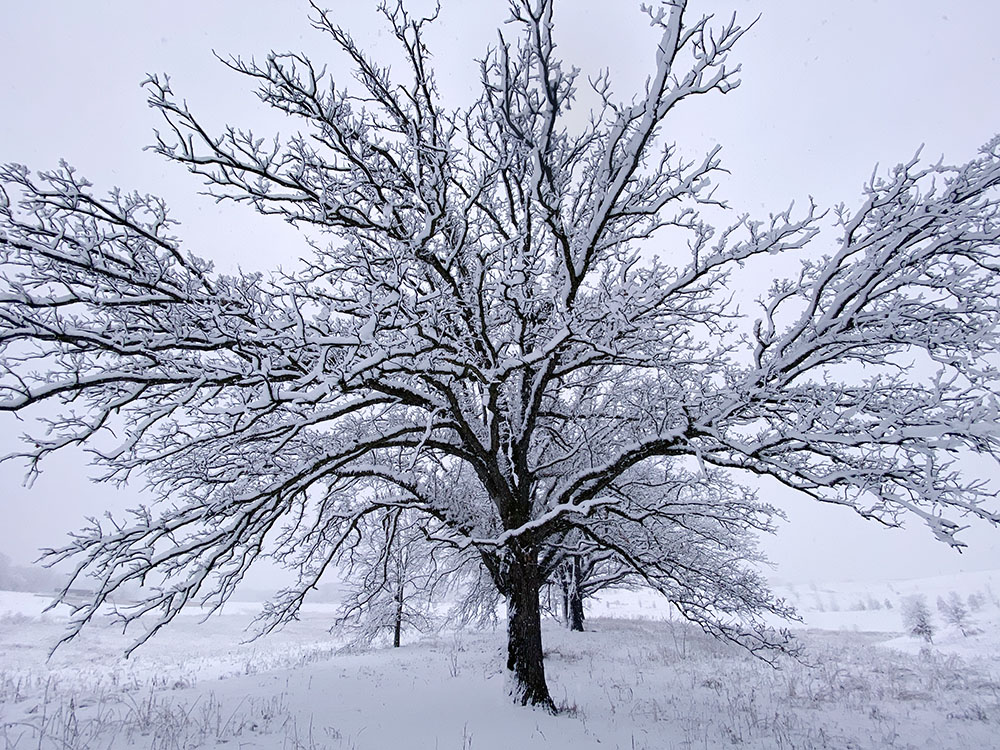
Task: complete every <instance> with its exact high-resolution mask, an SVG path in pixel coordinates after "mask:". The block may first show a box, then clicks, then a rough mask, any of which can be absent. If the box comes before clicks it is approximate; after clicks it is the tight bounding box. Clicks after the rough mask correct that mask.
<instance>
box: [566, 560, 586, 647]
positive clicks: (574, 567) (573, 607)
mask: <svg viewBox="0 0 1000 750" xmlns="http://www.w3.org/2000/svg"><path fill="white" fill-rule="evenodd" d="M569 569H570V575H569V577H568V578H567V585H566V625H567V627H569V629H570V630H575V631H577V632H579V633H582V632H583V589H582V588H581V586H580V584H581V578H582V575H583V573H582V570H581V563H580V560H579V558H575V557H574V558H573V560H572V562H571V563H570V565H569Z"/></svg>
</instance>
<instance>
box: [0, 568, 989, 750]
mask: <svg viewBox="0 0 1000 750" xmlns="http://www.w3.org/2000/svg"><path fill="white" fill-rule="evenodd" d="M994 580H995V581H996V583H994ZM951 591H957V592H958V593H960V594H961V595H962V596H963V597H966V598H967V597H968V595H969V594H970V593H972V594H983V598H984V600H985V601H984V603H983V605H982V607H981V608H980V610H979V611H978V612H975V613H973V615H972V621H973V622H974V624H975V629H976V630H978V631H980V632H977V633H973V634H970V635H969V636H968V637H967V638H966V637H962V635H961V634H960V633H958V632H957V631H954V630H953V629H949V628H947V627H945V626H944V624H943V623H941V621H940V620H941V618H940V614H939V613H938V612H937V611H936V610H934V602H935V599H936V597H937V596H938V595H942V596H947V595H948V594H949V593H950V592H951ZM992 592H1000V572H996V573H983V574H964V575H962V576H954V577H948V578H946V579H925V580H922V581H905V582H904V581H897V582H891V583H886V584H884V585H871V584H866V585H861V584H836V585H823V586H812V585H804V586H794V587H784V588H783V589H782V593H783V594H784V595H786V596H789V598H791V599H793V600H795V597H796V596H798V599H799V601H798V603H799V606H800V607H801V609H802V611H803V616H804V618H805V624H806V625H808V626H810V628H809V629H803V630H801V632H800V640H801V642H802V643H803V645H804V646H806V648H807V650H806V653H805V656H804V658H803V659H802V660H801V661H794V660H791V659H785V660H783V661H782V663H781V665H780V668H779V669H773V668H771V667H769V666H768V665H766V664H763V663H761V662H759V661H757V660H755V659H753V658H751V657H749V656H747V655H745V654H744V653H742V652H740V651H738V650H736V649H733V648H730V647H728V646H725V645H722V644H719V643H716V642H714V641H712V640H710V639H707V638H706V637H704V636H702V635H701V634H700V633H699V632H697V631H695V630H694V629H692V628H691V627H689V626H687V625H684V624H681V623H679V622H676V621H673V620H671V619H669V610H668V609H667V608H665V607H663V605H662V604H661V603H660V602H659V601H658V600H656V599H655V598H653V597H647V596H644V595H639V594H632V593H629V592H613V593H610V594H608V595H607V596H605V597H604V599H603V600H602V601H600V602H596V603H594V604H593V605H592V606H591V607H590V612H591V615H590V619H589V620H588V627H589V629H590V630H589V632H586V633H582V634H581V633H569V632H566V631H565V630H563V629H562V628H561V627H560V626H559V625H558V624H557V623H555V622H548V623H547V627H546V632H545V643H546V653H547V660H546V669H547V673H548V678H549V683H550V687H551V689H552V694H553V696H554V698H555V699H556V701H557V703H560V704H561V705H562V707H563V708H564V709H565V710H564V712H563V713H562V715H560V716H555V717H553V716H549V715H547V714H544V713H542V712H538V711H533V710H530V709H523V708H516V707H514V706H512V705H509V703H508V700H507V698H506V696H505V694H504V677H503V674H502V670H501V664H502V662H501V656H502V653H503V649H504V637H503V628H502V627H500V628H498V629H497V630H496V631H486V632H461V633H448V634H444V635H438V636H435V637H429V638H425V639H423V640H419V641H415V642H411V643H409V644H408V645H405V646H404V647H403V648H400V649H397V650H393V649H383V650H375V651H370V652H367V653H342V652H338V645H339V644H338V642H337V641H336V640H335V639H334V638H333V637H332V636H331V635H330V634H329V633H328V632H327V628H328V627H329V623H330V621H331V619H332V607H331V606H330V605H315V606H313V607H310V608H308V609H307V611H306V612H305V614H304V616H303V618H302V621H301V622H299V623H296V624H295V625H294V626H292V627H289V628H286V629H285V630H283V631H281V632H279V633H277V634H276V635H274V636H270V637H268V638H267V639H262V640H258V641H256V642H253V643H248V644H247V643H242V641H243V640H244V639H245V637H246V634H245V631H244V628H245V627H246V625H247V623H248V622H249V620H250V612H252V611H253V607H247V606H246V605H242V604H241V605H237V606H233V607H229V608H227V610H226V612H225V614H222V615H220V616H215V617H212V618H210V619H208V620H207V621H204V622H202V621H201V618H199V617H197V616H194V615H189V616H186V617H183V618H182V619H181V620H180V621H178V622H176V623H174V626H173V627H170V628H168V629H167V630H165V631H164V632H163V633H162V634H161V635H159V636H157V638H155V639H154V640H153V641H152V642H151V643H150V644H148V645H147V646H146V647H144V648H143V649H141V650H140V651H138V652H137V653H136V654H134V655H133V656H132V658H130V659H128V660H123V659H120V658H119V656H118V655H119V654H120V652H121V650H122V648H123V647H124V645H125V643H126V641H125V640H123V639H122V638H121V636H120V635H119V634H118V633H117V631H116V630H114V629H112V628H111V627H110V626H108V625H97V626H95V627H92V628H90V629H89V630H86V631H85V632H84V635H83V636H82V637H81V638H80V639H79V640H78V641H76V642H74V643H71V644H69V645H68V646H65V647H63V648H61V649H60V650H59V651H57V652H56V654H55V655H54V656H53V657H52V658H51V660H48V661H46V653H47V649H48V647H49V646H50V645H51V644H52V643H53V642H54V640H55V639H57V638H58V636H59V634H60V632H61V628H62V623H61V621H60V617H59V614H58V613H47V614H44V615H43V614H41V613H40V612H41V608H42V607H43V606H44V604H45V601H44V600H43V599H41V598H40V597H35V596H32V595H30V594H20V593H12V592H3V593H0V727H2V729H0V748H2V749H3V750H10V749H12V748H16V749H18V750H28V749H29V748H30V749H31V750H37V749H38V748H62V749H63V750H65V749H67V748H73V749H75V748H81V749H82V748H95V749H96V748H105V749H109V750H117V749H118V748H162V749H167V748H248V749H249V748H269V749H270V748H283V749H285V748H287V749H289V750H293V749H295V750H298V749H303V750H305V749H308V750H318V749H319V748H345V749H347V748H354V749H356V750H361V749H362V748H366V749H371V750H377V749H378V750H380V749H382V748H394V749H395V748H428V749H435V750H450V749H455V750H488V749H490V748H498V749H499V748H504V749H506V748H536V747H537V748H574V749H579V748H590V747H601V748H622V749H623V750H626V749H627V750H633V749H641V748H649V749H650V750H654V749H655V750H662V749H664V748H701V749H707V748H721V747H727V748H728V747H738V748H761V749H764V748H767V749H770V748H873V749H874V748H935V750H937V749H942V748H948V749H958V748H977V749H979V748H993V747H1000V605H998V602H997V601H996V597H995V596H993V594H992ZM910 593H923V594H925V595H926V596H927V598H928V602H929V604H930V606H931V609H932V610H934V616H935V617H936V618H937V624H938V626H939V630H938V632H937V634H936V636H935V639H934V643H933V644H932V645H931V646H930V647H927V646H926V644H923V643H922V642H920V641H917V640H915V639H912V638H910V637H908V636H905V635H902V634H901V630H902V625H901V619H900V615H899V610H900V603H901V601H902V598H903V597H905V596H906V595H908V594H910ZM887 600H888V602H889V604H890V605H891V608H890V607H886V601H887ZM875 601H878V602H879V605H880V606H879V607H878V608H875V607H874V604H873V603H874V602H875ZM861 605H863V608H861ZM833 607H835V609H834V608H833ZM821 627H822V628H826V629H825V630H820V629H818V628H821Z"/></svg>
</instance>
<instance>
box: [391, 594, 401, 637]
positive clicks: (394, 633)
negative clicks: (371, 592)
mask: <svg viewBox="0 0 1000 750" xmlns="http://www.w3.org/2000/svg"><path fill="white" fill-rule="evenodd" d="M393 624H394V625H395V627H394V629H393V631H392V647H393V648H399V636H400V634H401V633H402V631H403V586H402V584H400V586H399V588H398V590H397V591H396V622H395V623H393Z"/></svg>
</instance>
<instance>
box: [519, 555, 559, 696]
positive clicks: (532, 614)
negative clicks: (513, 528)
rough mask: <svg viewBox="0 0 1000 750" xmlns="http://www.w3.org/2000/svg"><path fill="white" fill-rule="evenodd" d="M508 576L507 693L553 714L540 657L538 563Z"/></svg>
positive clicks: (540, 626)
mask: <svg viewBox="0 0 1000 750" xmlns="http://www.w3.org/2000/svg"><path fill="white" fill-rule="evenodd" d="M520 568H521V569H519V570H517V571H516V574H515V575H512V576H511V577H510V578H511V580H510V584H509V589H508V593H507V669H508V670H510V674H509V675H508V678H509V680H510V682H509V685H510V696H511V698H513V699H514V702H515V703H517V704H519V705H521V706H538V707H539V708H543V709H544V710H546V711H548V712H549V713H553V714H554V713H556V706H555V703H553V702H552V697H551V696H550V695H549V688H548V685H546V684H545V665H544V662H543V658H542V618H541V612H540V611H539V608H538V592H539V589H540V588H541V585H540V581H539V575H538V571H537V566H536V565H533V564H532V563H531V562H529V563H527V564H524V565H522V566H520Z"/></svg>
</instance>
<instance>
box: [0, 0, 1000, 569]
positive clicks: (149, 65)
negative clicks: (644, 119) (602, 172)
mask: <svg viewBox="0 0 1000 750" xmlns="http://www.w3.org/2000/svg"><path fill="white" fill-rule="evenodd" d="M326 1H327V3H328V4H329V5H330V6H331V7H333V8H334V9H335V16H336V18H337V19H338V20H339V21H340V22H341V23H343V24H344V25H345V26H347V27H349V28H352V29H356V32H357V37H358V39H359V41H361V42H362V43H363V44H364V45H366V46H367V47H368V48H369V49H371V50H373V51H375V52H376V53H377V54H379V55H382V54H387V55H388V54H391V52H389V51H387V50H388V49H389V48H388V47H387V43H388V41H389V38H388V35H387V34H386V33H385V31H384V30H382V31H380V30H379V27H378V25H377V24H376V23H375V22H374V20H375V19H374V15H373V13H372V8H373V7H374V2H365V3H362V2H356V1H355V2H347V1H346V0H326ZM425 4H426V3H425ZM442 4H443V6H444V7H443V11H442V17H441V22H440V25H439V26H438V27H437V28H436V29H435V30H434V32H433V34H432V35H431V43H432V45H433V49H434V51H435V60H436V62H437V66H438V71H439V76H440V83H441V86H442V89H443V91H444V93H445V95H446V96H448V97H453V101H454V102H455V103H456V104H460V103H462V101H460V97H463V96H465V95H467V94H469V93H470V92H471V91H472V90H473V87H474V86H475V81H476V78H475V76H476V74H477V66H476V65H475V64H474V63H473V62H472V61H473V58H475V57H476V56H478V55H480V54H481V52H482V50H483V49H484V47H485V45H487V44H490V43H492V42H493V41H494V40H495V39H496V37H495V31H494V29H495V28H496V26H497V25H498V23H500V22H501V21H502V20H503V19H504V18H505V15H506V13H505V8H506V3H505V2H503V0H442ZM638 4H639V3H638V0H636V2H634V3H633V2H630V1H629V0H604V1H603V2H601V1H599V0H561V2H558V3H557V9H556V35H557V42H558V43H559V44H560V48H561V50H562V53H563V55H564V57H565V59H566V60H567V61H568V62H570V63H573V64H576V65H579V66H580V67H582V68H583V69H584V71H585V72H597V71H598V69H599V68H601V67H605V66H607V67H610V68H611V71H612V74H613V76H614V77H615V80H616V81H617V84H616V86H615V90H616V91H617V92H618V94H619V95H621V96H623V97H625V96H627V95H628V92H630V91H632V90H635V89H636V88H638V87H639V86H640V85H641V82H642V81H643V79H644V77H645V75H646V70H647V66H648V63H649V61H651V59H652V56H653V51H654V48H653V45H654V44H655V39H656V35H655V32H653V31H652V30H651V29H650V28H649V27H648V24H647V23H646V22H645V19H644V17H643V16H642V15H641V14H640V13H639V12H638V10H637V8H638ZM307 9H308V6H307V4H306V3H305V2H304V0H286V1H283V2H279V1H278V0H211V2H206V0H197V1H196V0H170V2H167V1H166V0H143V1H142V2H135V0H92V1H91V2H86V3H72V2H66V1H65V0H34V1H33V2H18V3H10V4H8V7H6V8H5V9H4V12H3V22H2V24H0V70H2V71H3V75H2V76H0V161H17V162H21V163H26V164H28V165H29V166H31V167H33V168H36V169H40V168H48V167H52V166H55V165H56V164H57V162H58V160H59V159H60V158H64V159H66V160H67V161H69V162H70V163H71V164H73V165H75V166H77V167H78V168H79V170H80V172H81V173H82V174H84V175H86V176H88V177H89V178H90V179H91V180H92V181H93V182H94V183H95V185H96V186H97V187H98V188H99V189H104V188H109V187H111V186H112V185H115V184H117V185H120V186H122V187H124V188H128V189H140V190H143V191H148V192H152V193H155V194H159V195H163V196H164V197H165V198H167V200H168V202H169V203H170V205H171V206H172V208H173V212H174V216H175V218H179V219H181V220H182V222H183V224H184V226H183V227H182V229H181V236H182V237H184V238H185V239H186V241H187V247H188V248H189V249H190V250H192V251H193V252H195V253H196V254H198V255H201V256H203V257H207V258H210V259H213V260H214V261H216V263H217V265H218V266H219V267H220V268H221V269H224V270H231V269H233V268H235V267H236V266H238V265H239V266H242V267H244V268H252V269H261V270H266V269H271V268H275V267H277V266H278V265H285V266H290V265H292V264H293V263H294V259H295V258H297V257H298V256H300V255H303V254H306V253H307V252H308V251H307V249H306V248H305V246H304V244H303V242H302V241H301V238H300V237H298V235H296V234H295V232H294V231H292V230H291V229H290V228H289V227H287V226H285V225H282V224H281V223H280V222H275V221H267V222H261V221H259V220H257V217H256V216H255V215H254V214H252V213H250V212H249V211H247V210H244V209H240V208H236V207H227V206H219V205H217V204H215V203H213V202H212V201H211V200H210V199H207V198H201V199H198V198H197V197H196V196H195V193H196V192H197V190H198V189H199V187H200V186H199V184H198V183H197V181H196V180H195V179H194V178H192V177H191V176H189V175H187V174H186V173H185V172H184V171H183V170H181V169H180V168H179V167H176V166H174V165H170V164H167V163H165V162H164V161H163V160H161V159H159V158H157V157H156V156H155V155H153V154H151V153H148V152H143V151H142V148H143V146H145V145H148V144H149V143H150V141H151V140H152V138H151V133H152V129H153V128H154V127H156V126H157V124H158V123H157V121H156V119H155V115H154V113H153V112H151V111H150V110H149V109H148V108H147V107H146V106H145V97H144V94H143V91H142V90H141V89H140V87H139V83H140V81H141V80H142V79H143V77H144V74H146V73H157V72H164V71H165V72H168V73H170V74H171V78H172V81H173V86H174V90H175V91H176V92H177V93H178V94H179V95H181V96H183V97H186V98H187V99H188V101H189V103H190V105H191V107H192V110H193V111H194V112H195V113H196V114H199V115H201V116H202V117H204V118H205V119H206V120H207V121H208V122H209V123H210V124H212V125H215V126H221V125H222V124H223V123H224V122H229V123H231V124H235V125H239V126H241V127H249V126H252V127H255V128H257V127H259V128H260V134H261V135H263V134H270V133H271V132H272V131H273V129H275V128H278V129H282V130H283V131H284V132H286V133H287V132H288V131H289V130H290V129H291V128H292V124H291V123H288V122H287V121H286V120H283V119H281V118H279V117H278V116H276V115H273V114H271V113H269V112H266V111H265V110H263V108H262V106H263V105H260V103H259V102H258V101H257V100H256V99H255V97H254V96H253V95H252V93H250V87H249V86H248V83H247V82H246V81H244V80H242V79H241V78H239V77H238V76H236V75H235V74H233V73H231V72H230V71H228V70H227V69H225V68H224V67H223V66H222V65H221V64H219V63H218V62H217V61H216V60H215V59H214V58H213V56H212V50H213V49H214V50H216V51H217V52H218V53H220V54H222V55H228V54H240V55H243V56H245V57H249V56H252V55H257V56H258V57H261V56H263V55H264V54H265V53H266V52H267V51H268V50H269V49H271V48H274V49H278V50H295V51H306V52H308V53H309V54H310V56H311V57H312V58H313V60H314V61H323V60H325V59H327V53H328V51H329V50H330V45H329V44H328V43H327V42H326V40H325V38H324V37H323V36H322V35H321V34H319V32H316V31H313V30H312V29H311V28H310V27H309V24H308V21H307V19H306V13H307ZM633 9H634V10H633ZM703 9H706V10H711V11H717V12H718V14H719V16H720V18H728V16H729V14H730V13H731V12H732V11H734V10H735V11H736V12H737V13H738V14H739V16H740V18H741V20H742V21H743V22H745V23H746V22H750V21H751V20H752V19H753V18H755V17H756V16H757V15H758V14H759V15H760V16H761V18H760V20H759V21H758V22H757V24H756V25H755V26H754V28H753V29H752V30H751V31H750V33H749V34H748V35H747V36H746V37H745V38H744V40H743V42H742V44H741V45H740V47H739V48H738V50H737V52H736V54H735V59H736V60H738V61H739V62H741V63H742V64H743V74H742V77H743V85H742V86H741V87H740V88H739V89H737V90H736V91H735V92H733V93H731V94H730V95H728V96H725V97H720V96H712V97H702V98H701V99H699V100H698V101H696V102H693V103H688V104H687V106H685V107H684V109H683V110H681V111H680V112H679V113H678V116H677V117H676V118H675V119H674V120H673V121H672V124H671V126H670V127H671V136H670V137H672V138H673V139H675V140H676V141H677V142H678V144H680V145H681V146H682V148H684V149H685V151H686V152H687V153H688V154H690V155H691V156H692V157H695V156H698V155H699V154H700V153H701V152H702V151H704V149H706V148H709V147H711V145H713V144H715V143H722V144H723V146H724V150H723V152H722V156H723V159H724V164H725V166H726V167H727V168H728V169H730V170H731V172H732V176H731V178H730V179H729V180H728V181H727V182H726V183H724V184H723V186H722V190H723V191H724V195H725V197H727V198H729V199H730V200H731V202H732V204H733V205H734V206H735V207H738V208H739V209H740V210H747V211H749V212H751V213H754V214H758V215H760V216H761V217H764V216H765V215H766V213H767V212H768V211H769V210H779V209H783V208H785V207H786V206H787V204H788V203H789V202H790V201H791V200H793V199H794V200H797V201H800V202H801V201H805V200H806V199H807V197H808V196H809V195H812V196H814V197H815V198H816V200H817V202H818V203H819V204H820V205H821V206H824V205H825V206H829V205H831V204H833V203H836V202H839V201H845V202H846V203H848V204H851V203H855V202H857V200H858V198H859V196H860V188H861V185H862V183H863V182H864V181H865V180H866V179H867V178H868V177H869V175H870V174H871V171H872V168H873V167H874V166H875V164H876V163H881V164H882V165H884V166H890V165H892V164H895V163H897V162H899V161H902V160H905V159H907V158H908V157H909V156H911V155H912V154H913V152H914V151H915V150H916V148H917V147H918V146H920V145H921V144H922V143H923V144H925V148H924V155H925V157H927V158H928V159H937V158H938V157H940V156H942V155H943V156H944V157H945V160H946V161H952V162H961V161H966V160H967V159H969V158H970V157H972V156H973V155H974V154H975V152H976V149H977V148H978V146H979V145H980V144H982V143H984V142H985V141H987V140H988V139H989V138H990V137H991V136H992V135H993V134H994V133H996V132H997V131H1000V97H998V96H997V94H996V91H997V85H998V83H997V82H998V81H1000V62H998V52H997V49H998V47H1000V45H998V44H997V43H996V39H995V33H996V32H995V30H996V29H997V28H1000V3H996V2H994V1H993V0H955V1H954V2H952V3H949V4H947V5H946V4H944V3H940V2H937V1H936V0H935V1H931V0H838V1H837V2H814V1H813V2H809V1H806V0H728V1H726V0H708V2H698V0H692V1H691V3H690V11H689V12H691V13H698V12H700V11H701V10H703ZM507 33H508V34H511V33H513V29H510V28H508V29H507ZM390 59H391V58H390ZM341 62H342V61H341V60H338V59H334V60H330V63H331V70H332V71H338V70H342V68H339V67H338V64H339V63H341ZM4 416H6V415H4ZM22 429H23V427H22V426H19V425H18V424H17V423H16V422H15V421H14V420H13V419H9V418H8V419H2V420H0V453H7V452H9V451H11V450H14V449H15V448H16V441H15V440H14V438H13V436H14V435H16V434H18V433H20V432H21V431H22ZM86 472H87V469H86V467H85V465H84V462H83V460H82V459H81V458H80V457H79V456H67V457H64V458H57V459H55V460H53V461H52V462H51V463H50V465H49V466H48V468H47V470H46V471H45V473H44V474H43V476H42V477H41V479H40V480H39V481H38V482H37V483H36V485H35V488H34V489H33V490H32V491H30V492H29V491H27V490H24V489H22V488H21V487H20V483H21V474H22V472H21V470H20V469H19V468H18V467H17V466H14V465H11V464H4V465H0V493H2V498H3V499H2V500H0V502H3V503H4V504H5V506H6V508H5V510H4V512H3V518H4V519H5V521H4V522H3V523H2V524H0V552H4V553H6V554H8V555H10V556H11V557H12V558H14V559H16V560H19V561H25V560H28V559H31V558H33V557H34V556H35V551H36V550H37V549H38V548H39V547H42V546H48V545H57V544H60V543H61V542H62V540H63V539H64V534H65V533H66V532H67V531H70V530H72V529H74V528H76V527H78V526H79V525H80V521H81V519H82V518H83V517H84V516H86V515H100V514H101V513H103V511H104V509H105V508H110V509H114V510H119V509H121V508H122V507H126V506H128V505H129V504H132V503H135V502H137V499H138V494H137V492H136V491H135V490H124V491H116V490H114V489H113V488H107V487H96V486H94V485H91V484H89V483H87V482H86V481H85V480H84V476H85V475H86ZM767 499H771V500H773V501H774V502H776V503H779V504H781V505H782V506H783V507H785V508H786V509H787V511H788V513H789V519H790V521H791V523H790V524H788V525H787V526H786V527H785V528H784V530H783V531H782V532H781V533H780V534H779V535H778V536H777V538H776V539H774V540H768V541H767V543H766V545H765V547H766V549H767V552H768V554H769V556H770V557H771V558H772V560H774V561H775V563H776V564H777V566H778V567H777V571H776V577H777V578H781V579H786V580H792V581H805V580H810V579H812V580H821V579H841V578H855V577H872V578H883V577H904V576H908V575H928V574H933V573H942V572H950V571H956V570H963V569H977V568H995V567H1000V529H996V530H994V529H986V528H977V529H972V530H970V532H971V533H966V535H965V537H964V538H965V539H966V541H968V542H969V544H970V547H971V549H970V550H968V551H967V552H966V553H965V554H964V555H962V556H959V555H957V554H955V553H954V552H953V551H951V550H949V549H947V548H945V547H944V546H943V545H941V544H940V543H937V542H934V541H933V540H932V539H931V536H930V533H929V532H928V531H926V530H925V529H923V528H922V527H920V525H919V524H917V523H915V522H914V523H911V524H910V528H909V529H907V530H905V531H895V530H893V531H886V530H884V529H881V528H877V527H875V526H873V525H872V524H869V523H865V522H864V521H862V520H860V519H858V518H856V517H854V516H853V515H852V514H851V513H850V512H848V511H845V510H843V509H831V508H826V507H820V506H818V505H817V504H816V503H813V502H809V501H806V500H801V499H795V498H792V499H789V498H786V497H784V496H775V498H767Z"/></svg>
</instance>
